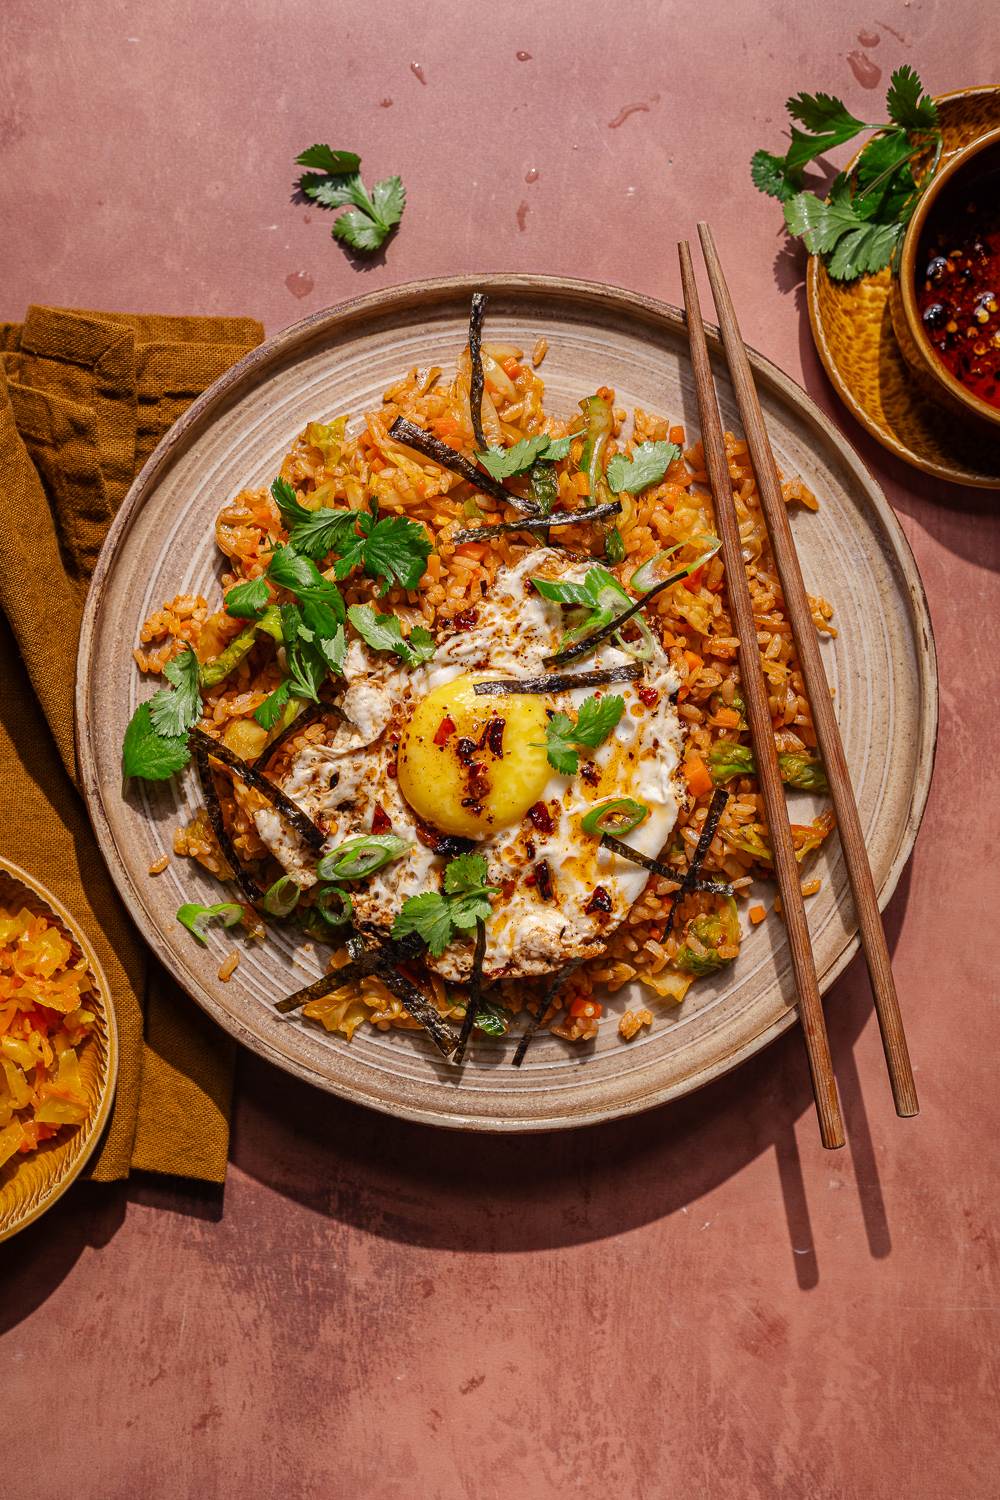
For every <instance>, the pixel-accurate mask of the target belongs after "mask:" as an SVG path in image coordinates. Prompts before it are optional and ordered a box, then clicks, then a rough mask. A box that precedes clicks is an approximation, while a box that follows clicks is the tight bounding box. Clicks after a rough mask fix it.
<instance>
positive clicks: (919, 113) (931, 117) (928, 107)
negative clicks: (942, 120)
mask: <svg viewBox="0 0 1000 1500" xmlns="http://www.w3.org/2000/svg"><path fill="white" fill-rule="evenodd" d="M923 87H924V86H923V84H922V83H921V82H920V79H919V78H918V76H917V74H916V73H915V71H914V70H913V68H911V67H910V66H909V64H906V63H904V64H903V66H902V67H901V68H897V69H896V71H895V72H894V73H893V75H892V77H891V79H890V80H889V92H888V93H887V94H886V96H885V102H886V108H887V109H888V111H889V118H890V120H895V122H896V124H897V125H902V126H903V128H904V129H905V130H934V129H935V128H936V126H937V123H938V112H937V105H936V104H935V103H934V100H933V99H932V98H931V97H930V96H929V95H928V94H925V93H924V92H923Z"/></svg>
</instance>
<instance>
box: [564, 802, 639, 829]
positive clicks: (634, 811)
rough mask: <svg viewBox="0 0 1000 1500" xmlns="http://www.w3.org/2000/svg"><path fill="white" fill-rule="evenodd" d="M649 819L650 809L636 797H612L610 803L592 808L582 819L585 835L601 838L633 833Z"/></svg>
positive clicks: (581, 823) (603, 803)
mask: <svg viewBox="0 0 1000 1500" xmlns="http://www.w3.org/2000/svg"><path fill="white" fill-rule="evenodd" d="M648 817H649V808H648V807H647V806H646V804H645V803H644V802H636V800H635V798H634V797H612V799H611V801H610V802H601V803H599V804H598V805H597V807H592V808H591V809H590V811H589V812H588V813H585V814H584V816H583V817H582V818H581V819H580V827H581V828H582V829H583V831H584V833H592V834H595V835H597V836H600V835H602V834H605V833H631V832H632V829H633V828H638V826H639V824H640V823H642V822H644V821H645V820H646V818H648Z"/></svg>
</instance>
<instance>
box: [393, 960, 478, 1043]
mask: <svg viewBox="0 0 1000 1500" xmlns="http://www.w3.org/2000/svg"><path fill="white" fill-rule="evenodd" d="M375 973H376V974H377V975H378V977H379V978H380V979H381V981H382V983H383V984H384V985H385V987H386V989H388V990H392V993H393V994H394V995H396V996H398V997H399V999H400V1000H402V1002H403V1004H404V1005H405V1006H406V1009H407V1010H408V1011H409V1013H410V1015H411V1016H412V1017H413V1019H414V1020H415V1021H419V1022H420V1024H421V1026H422V1027H423V1028H424V1030H425V1031H426V1032H427V1035H428V1036H429V1037H430V1039H431V1041H432V1042H433V1043H434V1045H435V1046H436V1047H437V1049H438V1051H439V1052H440V1053H441V1054H442V1056H444V1057H449V1056H450V1055H451V1054H452V1053H453V1052H454V1050H455V1048H456V1046H457V1045H458V1037H457V1036H456V1035H455V1033H454V1032H453V1031H452V1029H451V1027H450V1026H449V1025H448V1023H447V1021H446V1020H445V1019H444V1017H443V1016H441V1015H440V1014H439V1013H438V1011H437V1010H436V1009H435V1007H434V1006H433V1004H432V1003H431V1001H430V1000H428V998H427V996H426V995H425V994H424V992H423V991H422V990H419V989H418V988H417V986H416V985H415V984H414V983H413V980H412V979H407V977H406V975H405V974H403V973H401V972H400V970H399V969H395V968H393V966H392V964H391V963H389V962H388V961H387V960H386V961H384V962H383V963H382V964H381V965H380V966H379V967H378V968H376V970H375Z"/></svg>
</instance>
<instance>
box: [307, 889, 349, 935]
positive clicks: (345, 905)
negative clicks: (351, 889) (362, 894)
mask: <svg viewBox="0 0 1000 1500" xmlns="http://www.w3.org/2000/svg"><path fill="white" fill-rule="evenodd" d="M313 911H317V912H319V914H320V916H321V917H322V918H323V921H324V922H326V923H327V924H328V925H329V926H330V927H343V925H344V923H345V922H349V921H350V920H351V917H352V916H353V915H354V902H353V901H352V900H351V898H350V896H349V895H348V894H347V892H346V891H342V890H341V889H340V887H339V886H337V885H325V886H323V887H322V889H321V890H320V891H319V892H318V894H317V896H316V900H315V901H314V903H313Z"/></svg>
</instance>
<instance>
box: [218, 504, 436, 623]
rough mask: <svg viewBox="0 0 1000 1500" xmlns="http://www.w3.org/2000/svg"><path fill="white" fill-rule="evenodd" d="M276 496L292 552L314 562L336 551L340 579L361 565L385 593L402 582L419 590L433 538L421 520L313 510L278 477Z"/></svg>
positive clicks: (354, 511)
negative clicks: (287, 530) (287, 529)
mask: <svg viewBox="0 0 1000 1500" xmlns="http://www.w3.org/2000/svg"><path fill="white" fill-rule="evenodd" d="M271 494H272V495H273V496H274V499H275V503H276V504H277V506H278V509H279V511H280V512H281V518H282V520H283V521H284V522H285V524H286V526H288V528H289V537H288V539H289V544H290V546H291V547H292V549H293V550H294V551H295V552H298V553H300V554H301V555H302V556H304V557H308V558H312V559H314V560H316V559H319V558H324V557H327V556H328V555H329V554H330V553H333V554H334V555H335V557H336V562H335V564H334V577H336V578H338V579H343V578H346V577H347V575H348V574H349V573H351V572H352V571H353V570H354V569H355V568H357V567H360V568H361V570H362V571H363V572H364V573H366V574H367V575H368V577H369V578H374V579H375V581H376V582H377V583H378V585H379V594H380V595H383V594H387V593H388V592H389V590H390V588H392V586H393V585H394V584H397V583H398V584H399V586H400V587H401V588H404V589H415V588H416V586H417V584H418V583H419V582H420V580H421V578H422V577H423V576H424V573H425V572H426V569H427V559H428V557H429V556H430V553H431V539H430V536H429V535H428V533H427V529H426V527H424V526H421V525H420V524H419V522H417V521H410V520H408V519H407V518H406V517H405V516H383V517H381V519H380V518H379V517H378V516H376V515H373V514H372V513H371V512H369V511H364V510H360V511H359V510H331V509H330V508H328V507H327V506H320V507H319V508H318V509H317V510H308V509H307V508H306V506H304V505H303V504H302V503H301V502H300V500H299V498H298V496H297V495H296V493H295V491H294V489H293V488H292V486H291V485H290V484H289V483H288V480H287V479H276V480H275V481H274V483H273V484H272V486H271ZM227 597H228V596H227Z"/></svg>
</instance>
